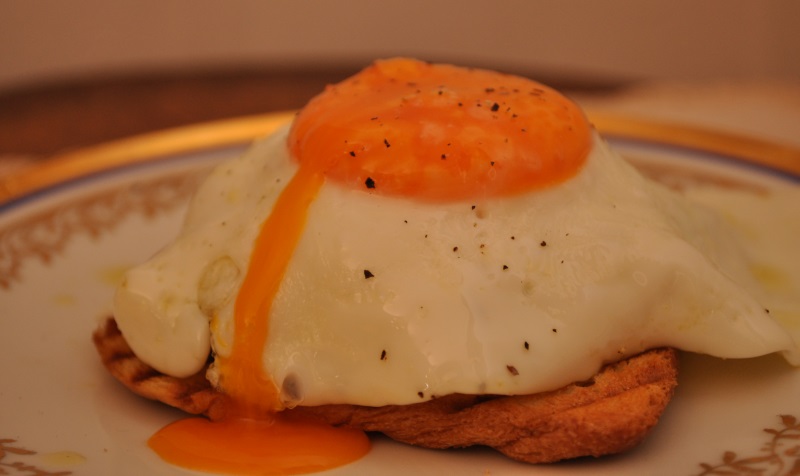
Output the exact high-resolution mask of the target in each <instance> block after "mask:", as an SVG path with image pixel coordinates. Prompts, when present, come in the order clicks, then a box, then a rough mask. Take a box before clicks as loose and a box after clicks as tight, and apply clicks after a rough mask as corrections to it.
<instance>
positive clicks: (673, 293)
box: [115, 129, 798, 406]
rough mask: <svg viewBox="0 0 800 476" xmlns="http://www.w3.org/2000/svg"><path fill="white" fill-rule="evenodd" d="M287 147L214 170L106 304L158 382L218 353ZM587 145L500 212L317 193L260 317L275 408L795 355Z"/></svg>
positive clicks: (411, 398)
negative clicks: (565, 176)
mask: <svg viewBox="0 0 800 476" xmlns="http://www.w3.org/2000/svg"><path fill="white" fill-rule="evenodd" d="M286 134H287V130H286V129H282V130H280V131H279V132H277V133H276V134H275V135H273V136H272V137H270V138H268V139H266V140H264V141H262V142H260V143H259V144H257V145H255V146H254V148H253V149H252V150H251V151H250V152H248V153H247V154H245V155H244V156H243V157H240V158H238V159H236V160H234V161H231V162H229V163H227V164H224V165H222V166H220V167H219V168H217V169H216V170H215V171H214V172H213V174H212V175H211V176H210V177H209V179H208V180H207V181H206V182H205V184H204V185H203V186H202V187H201V189H200V190H199V191H198V194H197V196H196V197H195V199H194V201H193V203H192V205H191V208H190V211H189V213H188V216H187V220H186V224H185V226H184V230H183V232H182V234H181V236H180V237H179V238H178V239H177V240H176V241H175V242H174V243H173V244H172V245H170V246H169V247H167V248H166V249H165V250H164V251H163V252H162V253H160V254H159V255H157V256H156V257H154V259H153V260H152V261H150V262H149V263H146V264H144V265H142V266H140V267H138V268H135V269H133V270H131V271H130V272H129V273H128V275H127V276H126V279H125V282H124V283H123V285H122V286H121V287H120V289H119V290H118V292H117V295H116V298H115V306H116V307H115V317H116V319H117V321H118V323H119V325H120V328H121V330H122V332H123V334H124V335H125V337H126V339H127V340H128V342H129V343H130V345H131V347H132V348H133V350H134V351H135V352H136V354H137V355H138V356H139V357H140V358H142V360H144V361H145V362H148V363H149V364H151V365H152V366H154V367H155V368H157V369H158V370H161V371H162V372H165V373H167V374H171V375H176V376H186V375H190V374H192V373H194V372H196V371H198V370H200V369H201V368H202V367H203V366H204V365H205V363H206V358H207V355H208V352H209V349H210V347H211V346H213V349H214V351H215V352H216V353H217V354H219V355H222V356H227V355H229V353H230V350H231V343H232V341H233V332H235V329H234V327H233V307H234V305H233V303H234V300H235V296H236V295H237V293H238V289H239V286H240V285H241V281H242V279H243V277H244V274H245V273H246V271H247V269H248V266H249V259H250V254H251V251H252V246H253V243H254V241H255V239H256V236H257V235H258V232H259V229H260V226H261V223H262V222H263V221H264V220H265V219H266V217H267V216H268V214H269V213H270V211H271V208H272V206H273V205H274V203H275V201H276V199H277V197H278V196H279V194H280V193H281V191H282V189H283V186H284V185H285V184H286V183H287V182H288V181H289V180H290V179H291V177H292V176H293V174H294V173H295V171H296V169H297V166H296V164H295V163H294V162H293V161H292V160H291V158H290V157H289V154H288V152H287V150H286ZM593 140H594V147H593V150H592V152H591V153H590V156H589V158H588V160H587V162H586V165H585V166H584V168H583V169H582V170H581V171H580V172H579V173H578V174H577V175H576V176H575V177H573V178H572V179H570V180H569V181H567V182H565V183H562V184H559V185H557V186H553V187H551V188H548V189H544V190H536V191H532V192H530V193H526V194H522V195H515V196H511V197H502V198H486V199H480V198H478V199H475V200H474V201H467V202H455V203H425V202H421V201H415V200H409V199H407V198H403V197H388V196H382V195H380V194H377V193H374V191H371V190H367V189H363V190H354V189H351V188H346V187H343V186H341V185H339V184H337V183H333V182H326V183H325V184H324V185H323V187H322V189H321V190H320V192H319V194H318V196H317V198H316V200H315V201H314V202H313V203H312V205H311V207H310V209H309V214H308V220H307V223H306V226H305V229H304V232H303V234H302V237H301V239H300V240H299V242H298V243H297V247H296V249H295V252H294V254H293V256H292V257H291V260H290V262H289V266H288V269H287V270H286V273H285V276H284V279H283V282H282V284H281V286H280V290H279V292H278V294H277V296H276V297H275V300H274V302H273V306H272V314H271V315H270V316H269V322H270V328H269V337H268V342H267V345H266V346H265V350H264V354H263V364H264V368H265V370H266V372H267V373H268V374H269V375H270V376H271V378H272V380H273V381H274V382H275V383H276V385H277V386H278V387H279V388H281V389H282V390H283V393H282V397H283V398H284V400H285V404H286V405H287V406H293V405H298V404H303V405H318V404H327V403H351V404H361V405H385V404H408V403H415V402H419V401H423V400H427V399H430V398H433V397H435V396H441V395H446V394H451V393H468V394H475V393H478V394H528V393H536V392H540V391H545V390H551V389H554V388H558V387H560V386H563V385H565V384H567V383H570V382H572V381H576V380H582V379H586V378H588V377H590V376H591V375H593V374H595V373H596V372H597V370H598V369H599V368H600V367H601V366H602V365H603V364H604V363H606V362H609V361H614V360H618V359H620V358H623V357H626V356H630V355H633V354H636V353H638V352H641V351H643V350H645V349H648V348H653V347H658V346H672V347H678V348H681V349H684V350H688V351H694V352H702V353H707V354H711V355H716V356H720V357H731V358H734V357H736V358H738V357H752V356H757V355H763V354H767V353H771V352H777V351H786V352H788V353H790V354H791V355H794V356H795V358H796V356H797V355H798V354H797V353H798V350H797V347H796V344H795V343H794V342H793V340H792V337H791V336H790V335H789V334H788V333H787V332H786V330H784V329H783V328H782V327H781V326H780V325H778V324H777V323H776V322H775V321H774V320H773V319H772V318H771V317H770V315H769V314H768V313H767V312H766V310H765V305H764V304H763V300H760V299H759V298H761V297H762V296H760V292H761V291H760V286H759V284H758V282H757V281H756V280H755V279H754V278H753V275H752V273H751V265H750V264H749V263H748V262H747V261H746V260H745V259H744V256H745V255H744V254H743V253H742V252H741V250H740V247H739V243H737V241H736V240H735V239H732V238H731V232H730V228H729V227H728V225H727V224H726V223H725V222H724V221H723V220H720V219H719V217H718V216H717V215H715V214H713V213H711V212H709V211H708V210H706V209H705V208H702V207H698V206H694V205H692V204H690V203H689V202H688V201H686V200H685V199H684V198H683V197H681V196H678V195H676V194H674V193H672V192H671V191H668V190H666V189H665V188H663V187H661V186H659V185H657V184H654V183H652V182H650V181H648V180H646V179H644V178H642V177H641V176H640V175H639V174H638V173H637V172H636V171H635V170H634V169H633V168H632V167H631V166H630V165H629V164H627V163H626V162H625V161H624V160H622V159H621V158H620V157H619V156H617V155H616V154H615V153H614V152H613V151H611V150H610V149H609V148H608V147H607V145H606V144H605V143H604V142H603V141H602V140H601V139H600V138H599V137H597V136H595V137H594V139H593ZM378 186H379V184H378ZM265 318H267V317H266V316H265ZM210 378H211V379H212V381H215V382H216V381H217V380H218V378H219V375H217V374H216V373H215V370H214V369H213V368H212V371H211V372H210Z"/></svg>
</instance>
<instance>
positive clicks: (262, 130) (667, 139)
mask: <svg viewBox="0 0 800 476" xmlns="http://www.w3.org/2000/svg"><path fill="white" fill-rule="evenodd" d="M296 113H297V111H294V110H288V111H277V112H268V113H263V114H255V115H249V116H239V117H234V118H228V119H220V120H215V121H209V122H201V123H196V124H189V125H184V126H179V127H174V128H169V129H163V130H158V131H154V132H149V133H145V134H137V135H133V136H129V137H125V138H122V139H117V140H113V141H108V142H103V143H100V144H97V145H93V146H88V147H83V148H79V149H76V150H74V151H70V152H66V153H63V154H58V155H55V156H53V157H51V158H48V159H44V160H42V161H40V162H37V163H35V164H33V165H31V166H30V167H26V168H23V169H22V170H18V171H16V172H13V173H11V174H9V175H7V176H5V177H2V178H0V207H5V206H7V205H9V204H11V203H12V202H16V201H18V200H21V199H24V198H26V197H28V196H30V195H32V194H35V193H38V192H41V191H43V190H46V189H48V188H50V187H54V186H57V185H60V184H63V183H66V182H69V181H72V180H76V179H79V178H82V177H86V176H89V175H92V174H98V173H101V172H107V171H110V170H113V169H117V168H121V167H125V166H129V165H133V164H139V163H147V162H155V161H158V160H162V159H164V158H166V157H169V156H170V155H175V154H179V153H191V152H197V151H201V150H210V149H216V148H222V147H226V146H232V145H236V144H245V143H249V142H252V141H254V140H256V139H257V138H259V137H263V136H266V135H268V134H270V133H271V132H273V131H275V130H276V129H278V128H279V127H280V126H282V125H285V124H287V123H289V121H290V120H291V119H292V117H294V115H295V114H296ZM586 115H587V117H588V118H589V121H590V122H591V123H592V124H593V126H594V127H595V129H597V131H598V132H599V133H600V134H601V135H602V136H604V137H609V138H611V137H613V138H617V139H624V140H633V141H639V142H647V143H655V144H660V145H664V146H671V147H680V148H684V149H689V150H695V151H699V152H706V153H711V154H717V155H721V156H726V157H731V158H734V159H737V160H739V161H741V162H743V163H746V164H750V165H756V166H761V167H765V168H767V169H770V170H772V171H777V172H782V173H786V174H788V175H790V176H794V177H800V147H795V146H792V145H788V144H784V143H779V142H776V141H772V140H765V139H761V138H758V137H755V136H750V135H746V134H739V133H731V132H726V131H722V130H719V129H712V128H707V127H702V126H696V125H686V124H681V123H675V122H667V121H660V120H653V119H646V118H642V117H636V116H632V115H628V114H618V113H613V112H609V111H605V110H591V109H587V110H586Z"/></svg>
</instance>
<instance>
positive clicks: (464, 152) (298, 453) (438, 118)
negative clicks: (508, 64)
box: [150, 59, 591, 474]
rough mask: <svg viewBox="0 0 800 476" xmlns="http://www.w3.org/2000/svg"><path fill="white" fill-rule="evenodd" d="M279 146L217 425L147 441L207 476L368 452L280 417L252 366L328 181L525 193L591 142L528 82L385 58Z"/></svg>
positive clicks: (410, 193)
mask: <svg viewBox="0 0 800 476" xmlns="http://www.w3.org/2000/svg"><path fill="white" fill-rule="evenodd" d="M288 146H289V148H290V151H291V153H292V156H293V158H294V159H295V160H296V161H297V162H298V165H299V167H298V170H297V172H296V174H295V175H294V176H293V178H292V179H291V180H290V182H289V183H288V184H287V186H286V187H285V189H284V190H283V191H282V192H281V195H280V196H279V197H278V200H277V201H276V203H275V205H274V206H273V209H272V212H271V214H270V215H269V217H268V218H267V220H265V222H264V223H263V224H262V227H261V230H260V232H259V235H258V237H257V239H256V242H255V244H254V249H253V252H252V255H251V258H250V263H249V268H248V271H247V273H246V275H245V278H244V281H243V283H242V286H241V289H240V291H239V294H238V296H237V298H236V302H235V308H234V326H235V333H234V339H233V343H232V346H231V352H230V355H228V356H226V357H223V356H221V355H217V356H216V359H215V364H214V365H215V366H216V367H217V370H218V375H219V377H220V382H219V385H220V389H221V390H222V391H223V392H224V394H225V395H226V396H227V399H226V402H227V404H226V407H227V409H226V411H225V412H224V413H225V414H226V417H225V418H224V419H222V420H220V421H214V422H211V421H207V420H204V419H187V420H181V421H178V422H176V423H174V424H173V425H170V426H168V427H166V428H164V429H162V431H160V432H159V433H157V434H156V435H155V436H154V437H153V438H152V439H151V441H150V445H151V447H152V448H154V449H155V450H156V452H157V453H158V454H159V455H161V456H162V458H164V459H165V460H167V461H171V462H174V463H176V464H179V465H181V466H186V467H191V468H193V469H200V470H206V471H214V472H232V473H239V474H293V473H291V472H289V470H287V469H286V468H285V467H283V466H282V465H283V463H282V461H283V459H284V457H285V456H287V455H292V456H291V457H290V459H292V460H293V461H294V463H292V464H293V465H294V466H295V467H296V468H300V469H293V470H291V471H296V472H298V471H299V472H302V471H318V470H321V469H326V468H332V467H335V466H338V465H341V464H345V463H347V462H350V461H353V460H355V459H357V458H359V457H361V456H362V455H363V454H365V453H366V452H367V451H368V448H369V442H368V440H367V439H366V436H365V435H364V434H363V433H360V432H352V431H349V430H341V429H334V428H331V427H327V426H324V425H317V424H309V423H302V424H300V423H298V422H290V421H287V420H286V419H285V418H283V417H281V418H278V417H277V416H276V415H280V413H279V412H280V411H281V410H283V404H282V402H281V400H280V392H279V390H278V389H277V388H276V384H275V383H274V382H272V380H271V379H270V377H269V375H267V374H266V373H265V371H264V369H263V364H262V355H263V352H264V346H265V345H266V342H267V338H268V335H269V315H270V310H271V307H272V302H273V299H274V297H275V295H276V293H277V292H278V289H279V287H280V283H281V281H282V279H283V275H284V272H285V270H286V268H287V266H288V264H289V261H290V259H291V256H292V254H293V252H294V249H295V246H296V244H297V242H298V241H299V239H300V236H301V235H302V233H303V229H304V227H305V221H306V215H307V211H308V208H309V206H310V205H311V203H312V202H313V201H314V199H315V197H316V196H317V193H318V191H319V190H320V187H321V186H322V185H323V183H325V181H326V180H330V181H333V182H336V183H339V184H342V185H344V186H346V187H351V188H356V189H357V188H361V189H364V190H366V191H369V192H372V193H380V194H385V195H392V196H400V197H404V198H407V199H414V200H426V201H455V200H466V199H470V200H474V199H479V198H485V197H496V196H504V195H511V194H517V193H523V192H528V191H531V190H535V189H538V188H542V187H547V186H551V185H554V184H557V183H559V182H561V181H564V180H566V179H568V178H569V177H571V176H573V175H575V174H576V173H577V172H578V171H579V170H580V168H581V167H582V165H583V163H584V162H585V160H586V157H587V155H588V153H589V150H590V148H591V134H590V126H589V123H588V122H587V120H586V118H585V117H584V115H583V114H582V112H581V111H580V109H579V108H578V107H577V106H576V105H575V104H574V103H572V102H570V101H569V100H567V99H566V98H564V97H563V96H561V95H560V94H559V93H557V92H555V91H554V90H552V89H550V88H548V87H546V86H543V85H541V84H539V83H536V82H533V81H530V80H528V79H524V78H520V77H516V76H509V75H503V74H499V73H495V72H490V71H485V70H478V69H465V68H459V67H455V66H449V65H436V64H429V63H424V62H420V61H415V60H410V59H392V60H386V61H378V62H376V63H374V64H373V65H372V66H370V67H368V68H366V69H365V70H363V71H361V72H360V73H358V74H356V75H355V76H353V77H351V78H349V79H347V80H345V81H343V82H341V83H339V84H336V85H332V86H329V87H328V88H327V89H326V90H325V91H324V92H323V93H322V94H320V95H319V96H317V97H316V98H314V99H312V100H311V101H310V103H309V104H308V105H307V106H306V107H305V108H304V109H303V110H302V111H301V112H300V114H299V115H298V116H297V117H296V119H295V121H294V124H293V127H292V129H291V131H290V132H289V144H288ZM301 428H302V431H301ZM298 432H299V434H301V436H297V435H298ZM306 450H311V453H309V452H308V451H306ZM312 453H313V455H312ZM331 455H333V457H331ZM255 467H258V470H257V471H256V470H254V469H252V468H255ZM302 468H305V469H302ZM312 468H313V469H312ZM253 471H255V472H253Z"/></svg>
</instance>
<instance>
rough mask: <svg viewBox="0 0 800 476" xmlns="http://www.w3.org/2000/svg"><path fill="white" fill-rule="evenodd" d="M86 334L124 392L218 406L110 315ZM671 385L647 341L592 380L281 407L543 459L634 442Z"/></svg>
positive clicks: (663, 354) (670, 366)
mask: <svg viewBox="0 0 800 476" xmlns="http://www.w3.org/2000/svg"><path fill="white" fill-rule="evenodd" d="M94 343H95V346H96V347H97V350H98V352H99V353H100V356H101V358H102V360H103V364H104V365H105V366H106V368H107V369H108V370H109V372H111V374H112V375H113V376H114V377H115V378H116V379H117V380H119V381H120V382H122V383H123V384H124V385H125V386H126V387H128V388H129V389H130V390H132V391H133V392H135V393H137V394H139V395H141V396H143V397H147V398H150V399H154V400H159V401H161V402H164V403H166V404H168V405H171V406H174V407H177V408H180V409H182V410H184V411H186V412H188V413H193V414H205V415H208V416H210V417H211V418H215V417H216V416H219V414H220V413H219V412H220V408H221V407H222V405H221V402H222V397H221V394H220V393H219V392H217V391H216V390H215V389H214V388H213V387H212V386H211V385H210V384H209V382H208V381H207V380H206V378H205V371H201V372H199V373H197V374H195V375H194V376H192V377H188V378H175V377H170V376H167V375H164V374H161V373H159V372H157V371H156V370H154V369H153V368H152V367H150V366H148V365H147V364H145V363H144V362H142V361H141V360H139V359H138V358H137V357H136V356H135V355H134V353H133V352H132V351H131V349H130V347H129V346H128V344H127V342H125V339H124V337H123V336H122V334H121V333H120V331H119V329H118V328H117V325H116V323H115V322H114V320H113V319H111V318H109V319H108V320H107V321H106V322H105V323H104V325H103V326H101V327H100V328H99V329H98V330H97V331H96V332H95V334H94ZM676 385H677V356H676V352H675V351H674V350H672V349H655V350H651V351H648V352H645V353H642V354H639V355H637V356H634V357H631V358H628V359H626V360H623V361H621V362H618V363H614V364H610V365H607V366H606V367H604V368H603V369H602V370H601V371H600V372H599V373H598V374H597V375H596V376H595V377H594V378H592V379H591V380H588V381H584V382H576V383H573V384H571V385H567V386H566V387H563V388H561V389H558V390H555V391H552V392H545V393H539V394H535V395H517V396H494V395H488V396H485V395H484V396H477V395H448V396H444V397H440V398H436V399H434V400H430V401H427V402H423V403H417V404H413V405H389V406H383V407H364V406H357V405H322V406H317V407H297V408H295V409H292V410H286V411H291V412H294V413H297V414H299V415H303V416H306V417H309V418H314V419H317V420H321V421H324V422H327V423H330V424H332V425H335V426H345V427H350V428H358V429H362V430H365V431H374V432H381V433H384V434H386V435H387V436H389V437H390V438H393V439H395V440H397V441H401V442H404V443H409V444H412V445H418V446H423V447H428V448H453V447H466V446H473V445H483V446H490V447H493V448H495V449H497V450H498V451H500V452H501V453H503V454H505V455H507V456H509V457H511V458H513V459H516V460H520V461H525V462H528V463H544V462H553V461H559V460H563V459H569V458H576V457H580V456H601V455H607V454H612V453H619V452H622V451H625V450H627V449H630V448H632V447H634V446H636V445H637V444H638V443H639V442H641V441H642V440H643V439H644V437H645V436H646V435H647V433H648V432H649V431H650V429H651V428H652V427H653V426H654V425H655V424H656V423H657V422H658V419H659V417H660V416H661V414H662V412H663V411H664V408H665V407H666V405H667V403H668V402H669V400H670V398H671V397H672V393H673V391H674V389H675V386H676Z"/></svg>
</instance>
